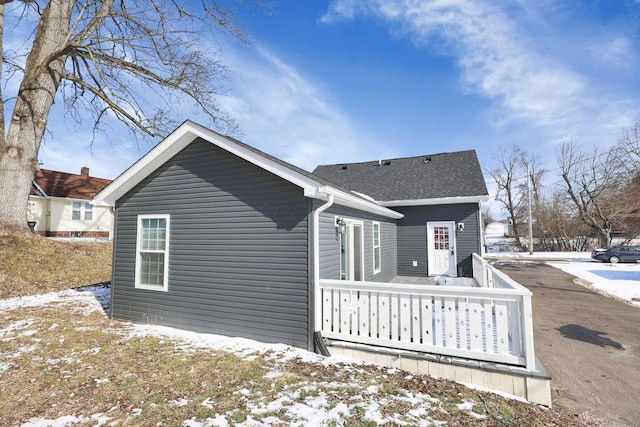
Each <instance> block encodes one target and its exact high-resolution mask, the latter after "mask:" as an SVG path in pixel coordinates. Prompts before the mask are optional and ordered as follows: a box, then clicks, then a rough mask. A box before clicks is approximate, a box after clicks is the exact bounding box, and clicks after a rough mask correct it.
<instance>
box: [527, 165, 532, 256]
mask: <svg viewBox="0 0 640 427" xmlns="http://www.w3.org/2000/svg"><path fill="white" fill-rule="evenodd" d="M527 190H528V193H529V255H533V220H532V215H531V204H532V202H531V169H530V168H529V166H527Z"/></svg>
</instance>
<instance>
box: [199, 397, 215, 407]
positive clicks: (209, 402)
mask: <svg viewBox="0 0 640 427" xmlns="http://www.w3.org/2000/svg"><path fill="white" fill-rule="evenodd" d="M200 405H201V406H204V407H207V408H209V409H213V404H212V403H211V398H210V397H207V398H206V399H205V400H203V401H202V403H201V404H200Z"/></svg>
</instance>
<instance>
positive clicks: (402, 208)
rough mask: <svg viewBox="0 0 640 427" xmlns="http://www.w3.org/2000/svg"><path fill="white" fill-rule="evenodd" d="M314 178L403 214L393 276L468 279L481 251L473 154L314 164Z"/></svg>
mask: <svg viewBox="0 0 640 427" xmlns="http://www.w3.org/2000/svg"><path fill="white" fill-rule="evenodd" d="M313 173H314V174H315V175H318V176H320V177H323V178H325V179H328V180H331V181H332V182H335V183H337V184H339V185H341V186H343V187H346V188H349V189H351V190H353V191H357V192H358V193H361V194H366V195H367V196H369V197H372V198H373V199H375V200H376V202H377V203H378V204H380V205H381V206H385V207H388V208H390V209H393V210H394V211H397V212H400V213H402V214H403V218H402V219H401V220H399V221H398V222H397V233H398V275H400V276H427V275H428V276H437V275H448V276H464V277H471V276H472V263H471V254H473V253H478V254H481V253H482V248H483V243H482V242H483V238H482V229H483V227H482V216H481V209H480V204H481V202H483V201H487V200H488V192H487V187H486V184H485V182H484V177H483V176H482V169H481V168H480V164H479V163H478V158H477V156H476V152H475V151H473V150H469V151H459V152H453V153H440V154H431V155H424V156H417V157H408V158H400V159H390V160H389V159H388V160H384V161H382V160H380V161H374V162H364V163H341V164H337V165H326V166H318V167H317V168H316V170H315V171H314V172H313Z"/></svg>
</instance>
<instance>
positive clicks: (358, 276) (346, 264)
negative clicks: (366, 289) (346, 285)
mask: <svg viewBox="0 0 640 427" xmlns="http://www.w3.org/2000/svg"><path fill="white" fill-rule="evenodd" d="M345 222H346V223H347V224H346V227H345V229H344V232H343V233H340V280H357V281H363V280H364V256H363V255H364V250H363V249H364V248H363V246H364V241H363V235H362V223H361V222H356V221H350V220H345Z"/></svg>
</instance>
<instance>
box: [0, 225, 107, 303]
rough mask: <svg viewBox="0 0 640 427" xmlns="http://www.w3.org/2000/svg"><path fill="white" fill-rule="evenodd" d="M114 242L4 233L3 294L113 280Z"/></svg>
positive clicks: (0, 259) (0, 258)
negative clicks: (77, 241)
mask: <svg viewBox="0 0 640 427" xmlns="http://www.w3.org/2000/svg"><path fill="white" fill-rule="evenodd" d="M111 251H112V245H111V243H110V242H91V243H75V242H73V243H72V242H59V241H53V240H50V239H46V238H43V237H38V236H34V237H31V238H24V237H16V236H9V235H0V298H11V297H17V296H24V295H39V294H44V293H47V292H55V291H59V290H63V289H69V288H73V287H76V286H84V285H90V284H96V283H102V282H108V281H110V280H111Z"/></svg>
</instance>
